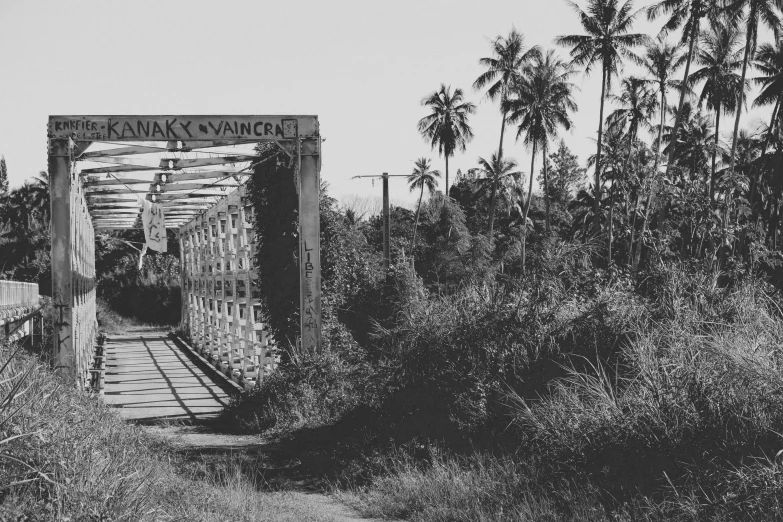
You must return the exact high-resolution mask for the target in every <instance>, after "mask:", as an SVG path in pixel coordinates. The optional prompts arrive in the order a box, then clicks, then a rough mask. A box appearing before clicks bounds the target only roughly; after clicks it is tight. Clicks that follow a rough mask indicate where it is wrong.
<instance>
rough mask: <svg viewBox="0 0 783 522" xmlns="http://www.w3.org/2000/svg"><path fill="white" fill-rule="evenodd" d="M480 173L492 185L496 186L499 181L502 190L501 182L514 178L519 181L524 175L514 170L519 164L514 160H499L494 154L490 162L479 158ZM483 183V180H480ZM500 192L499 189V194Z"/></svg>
mask: <svg viewBox="0 0 783 522" xmlns="http://www.w3.org/2000/svg"><path fill="white" fill-rule="evenodd" d="M478 165H479V166H478V169H477V170H478V171H479V172H480V173H481V174H483V175H484V179H485V180H488V181H490V182H491V183H492V186H493V187H494V186H495V183H496V180H497V183H498V184H497V186H498V187H499V188H500V185H501V183H502V182H501V180H504V179H505V178H508V177H513V178H514V179H515V180H517V179H519V178H520V177H521V176H522V175H523V173H522V171H520V170H514V169H516V168H517V166H518V164H517V161H516V160H515V159H514V158H508V159H499V158H498V155H497V154H495V153H493V154H492V156H491V157H490V159H489V161H487V160H486V159H484V158H482V157H479V159H478ZM478 181H482V180H478ZM499 192H500V190H499V189H498V193H499Z"/></svg>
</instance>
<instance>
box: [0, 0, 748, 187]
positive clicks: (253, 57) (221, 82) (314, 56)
mask: <svg viewBox="0 0 783 522" xmlns="http://www.w3.org/2000/svg"><path fill="white" fill-rule="evenodd" d="M578 3H579V4H580V5H584V4H585V0H579V2H578ZM649 3H650V2H637V7H642V6H644V5H647V4H649ZM639 20H640V23H639V25H638V28H639V31H641V32H647V33H649V34H655V33H656V32H657V29H658V27H659V26H660V23H658V22H656V23H655V24H650V23H648V22H646V19H645V18H644V16H640V17H639ZM512 25H514V26H516V27H517V29H518V30H520V31H521V32H522V33H523V34H524V35H525V37H526V39H527V43H528V44H530V45H534V44H537V45H540V46H542V47H544V48H550V47H554V44H553V39H554V37H555V36H558V35H561V34H572V33H579V32H581V28H580V26H579V24H578V20H577V18H576V16H575V15H574V13H573V12H572V11H571V10H570V8H569V7H568V6H567V4H566V3H565V2H564V1H562V0H484V1H482V2H467V1H455V0H448V1H447V0H415V1H412V0H395V1H389V2H385V1H384V2H380V1H367V0H331V1H328V2H325V1H323V0H321V1H311V0H299V1H297V2H290V1H277V2H270V1H259V0H252V1H251V0H248V1H242V0H221V1H219V2H216V1H215V0H209V1H207V0H187V1H182V0H133V1H129V0H125V1H113V0H83V1H82V0H69V1H67V2H63V1H62V0H58V1H54V0H41V1H36V0H0V78H1V79H0V154H3V155H5V158H6V162H7V165H8V169H9V173H10V178H11V185H12V186H17V185H20V184H21V183H22V182H23V181H24V179H26V178H28V177H30V176H33V175H35V174H36V173H37V172H38V171H40V170H45V169H46V121H47V117H48V115H50V114H69V115H71V114H74V115H78V114H85V115H86V114H118V115H119V114H231V115H233V114H315V115H318V116H319V118H320V121H321V132H322V135H323V136H324V137H325V138H326V142H325V143H324V147H323V170H322V176H323V178H324V180H326V181H327V182H328V183H329V185H330V187H331V188H330V192H331V194H332V195H334V196H336V197H338V198H340V197H342V196H346V195H349V194H367V195H373V196H374V195H379V194H380V184H378V183H376V184H375V186H374V187H373V186H372V185H371V183H370V181H369V180H351V179H350V178H351V176H355V175H367V174H380V173H381V172H384V171H385V172H389V173H391V174H409V173H410V171H411V170H412V168H413V162H414V160H415V159H416V158H418V157H421V156H425V157H429V158H431V159H432V160H433V162H434V164H435V165H436V167H437V168H439V169H441V170H443V160H442V158H439V157H438V156H437V152H436V151H432V150H430V148H429V146H428V145H427V144H426V143H425V142H424V141H423V139H422V138H421V136H420V135H419V134H418V132H417V129H416V122H417V121H418V120H419V119H420V118H421V117H423V116H424V115H426V113H427V111H426V109H425V108H424V107H422V106H421V105H420V101H421V99H422V98H423V97H424V96H425V95H427V94H429V93H430V92H432V91H434V90H435V89H437V88H438V87H439V85H440V84H441V83H445V84H447V85H451V86H453V87H461V88H462V89H463V90H464V91H465V92H466V94H467V98H468V99H469V100H471V101H473V102H475V103H477V104H478V111H477V113H476V115H475V116H473V118H472V119H471V124H472V126H473V130H474V133H475V135H476V137H475V139H474V140H473V141H472V142H471V143H470V144H469V145H468V149H467V152H465V153H464V154H458V155H457V156H456V157H455V158H454V159H453V160H452V161H451V162H450V175H451V176H453V175H454V174H455V173H456V171H457V169H458V168H461V169H463V170H465V169H467V168H470V167H473V166H475V164H476V159H477V158H478V157H479V156H484V157H487V158H489V156H490V155H491V154H492V152H493V150H496V148H497V141H498V139H499V134H500V114H499V110H498V107H497V105H496V104H492V103H490V102H488V101H482V99H481V98H482V93H476V92H474V91H473V90H472V89H471V85H472V83H473V81H474V80H475V78H476V77H477V76H478V75H479V74H480V73H481V72H482V68H481V67H480V66H479V65H478V59H479V58H481V57H482V56H487V55H488V54H489V40H490V39H492V38H494V37H495V36H497V35H499V34H506V33H507V32H508V31H509V29H510V28H511V27H512ZM559 52H560V53H561V54H562V55H563V56H564V57H565V56H566V51H565V50H564V49H560V50H559ZM599 83H600V77H599V76H598V75H597V74H594V75H592V76H590V77H584V76H581V75H580V76H578V77H577V78H576V84H577V85H578V86H579V87H580V89H581V90H580V92H579V93H578V95H577V100H578V103H579V106H580V110H579V112H578V113H576V114H575V115H574V117H573V119H574V123H575V125H574V128H573V129H572V131H571V132H569V133H565V134H564V135H563V138H564V139H565V141H566V142H567V144H568V145H569V146H570V147H571V149H572V150H573V151H574V152H575V153H577V154H578V155H579V157H580V161H582V162H584V161H585V159H586V158H587V156H588V155H589V154H591V153H592V152H593V151H594V148H595V145H594V140H593V138H594V137H595V133H596V128H597V118H598V101H599V100H598V97H599ZM756 120H757V116H754V115H751V117H750V118H748V121H749V122H752V123H755V121H756ZM506 135H507V137H508V140H507V142H506V145H505V147H506V148H505V151H506V152H505V154H506V155H510V156H512V157H514V158H516V159H517V160H518V161H519V162H520V163H521V166H522V170H523V171H524V172H528V171H529V169H530V155H529V151H527V150H525V148H524V147H523V146H522V145H521V144H516V143H515V142H514V137H515V129H511V131H510V132H507V133H506ZM538 162H539V163H538V164H539V165H540V159H539V160H538ZM452 179H453V177H452ZM391 185H392V189H391V190H392V199H393V200H397V201H401V200H406V199H409V198H410V196H409V195H408V190H407V187H406V186H405V182H404V180H403V179H401V178H399V179H397V180H393V181H392V182H391Z"/></svg>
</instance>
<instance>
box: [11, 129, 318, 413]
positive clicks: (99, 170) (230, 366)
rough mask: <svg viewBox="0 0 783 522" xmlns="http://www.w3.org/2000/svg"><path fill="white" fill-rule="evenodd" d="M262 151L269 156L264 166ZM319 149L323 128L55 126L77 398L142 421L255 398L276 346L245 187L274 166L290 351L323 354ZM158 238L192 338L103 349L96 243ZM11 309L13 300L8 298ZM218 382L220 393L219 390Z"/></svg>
mask: <svg viewBox="0 0 783 522" xmlns="http://www.w3.org/2000/svg"><path fill="white" fill-rule="evenodd" d="M260 144H268V145H269V146H272V148H273V150H274V151H275V152H274V154H271V155H270V154H267V156H263V155H262V154H261V150H262V148H261V147H259V145H260ZM267 150H268V149H267ZM320 150H321V138H320V134H319V124H318V118H317V117H316V116H187V115H185V116H183V115H175V116H51V117H50V119H49V125H48V167H49V175H50V179H51V181H50V195H51V210H52V218H51V219H52V251H51V254H52V306H53V309H54V313H53V327H54V335H53V341H52V353H51V355H52V360H53V361H54V365H55V367H56V369H57V371H58V372H59V373H61V374H62V375H63V376H64V377H65V378H66V379H67V380H68V381H69V382H71V383H72V384H73V386H76V387H79V388H84V389H90V388H91V389H95V390H102V391H103V393H104V397H105V400H106V402H108V403H110V404H113V405H116V406H118V407H120V408H121V409H122V412H123V416H126V417H127V418H133V419H137V420H138V419H152V418H167V417H171V418H181V417H193V416H205V415H207V416H208V415H213V414H214V413H215V412H217V411H219V409H220V408H222V406H223V405H224V404H225V402H226V397H227V393H228V392H229V391H230V390H231V389H232V388H231V387H232V386H233V387H234V388H236V389H248V388H252V387H254V386H257V385H258V383H259V382H261V381H262V380H263V379H264V378H265V377H266V376H267V375H269V373H270V372H272V371H274V369H275V366H276V364H277V362H278V360H277V356H276V353H277V350H276V348H277V346H276V342H275V339H274V338H273V337H272V336H271V335H270V332H269V328H268V325H266V324H265V322H264V318H263V315H262V309H261V302H260V298H261V293H260V288H259V283H258V275H257V273H256V270H255V268H254V267H253V262H254V261H253V259H254V255H253V254H254V250H255V237H254V235H253V230H252V222H253V219H254V215H255V212H254V208H253V205H252V202H251V201H250V199H249V197H248V194H247V191H246V189H245V186H244V183H245V181H247V179H248V178H249V177H251V176H252V175H253V173H254V172H255V171H256V169H257V167H258V166H259V165H260V164H261V163H264V162H265V161H270V159H272V160H274V161H276V162H281V163H285V164H286V165H287V166H288V167H289V170H290V172H291V173H292V177H293V179H292V182H293V183H294V186H295V187H296V190H297V193H298V195H299V205H298V211H299V242H300V249H299V267H300V289H299V290H300V313H299V321H300V336H299V338H298V339H296V341H295V342H296V343H297V344H298V346H299V348H300V349H301V350H304V351H307V352H310V353H314V352H317V351H319V350H320V349H321V328H320V327H321V295H320V293H321V281H320V244H319V235H320V233H319V213H318V200H319V190H320ZM150 216H152V217H150ZM156 220H158V221H156ZM162 227H165V228H166V229H173V230H175V231H176V233H177V237H178V240H179V246H180V266H181V288H182V309H181V323H180V327H181V328H180V331H182V332H184V335H183V337H184V338H183V339H180V338H173V337H169V336H168V335H164V334H163V333H162V332H157V333H155V332H150V331H143V332H139V333H138V335H135V334H133V335H129V336H124V337H117V338H108V339H104V338H103V337H102V336H101V335H100V334H99V332H98V328H97V321H96V305H95V298H96V288H95V285H96V282H95V236H96V234H99V233H103V232H105V231H111V230H127V229H144V230H145V235H146V236H147V238H148V239H147V243H148V244H151V245H152V244H154V242H155V241H158V242H159V243H162V244H164V245H165V241H166V234H165V231H164V232H162V231H161V228H162ZM150 238H151V239H150ZM163 248H165V246H164V247H163ZM30 291H32V290H30ZM35 293H36V294H37V290H35ZM36 297H37V296H36ZM6 301H7V302H9V303H10V302H11V301H13V299H10V298H9V299H4V298H3V297H0V303H5V302H6ZM9 306H10V304H9ZM16 320H20V318H17V319H16ZM0 324H2V323H0ZM213 370H214V371H217V372H220V373H222V374H224V375H225V377H226V380H225V382H223V381H220V380H218V381H217V382H222V384H219V385H216V384H214V382H213V380H212V379H210V377H209V375H210V372H212V371H213ZM229 381H230V382H231V383H230V384H229ZM227 390H228V391H227Z"/></svg>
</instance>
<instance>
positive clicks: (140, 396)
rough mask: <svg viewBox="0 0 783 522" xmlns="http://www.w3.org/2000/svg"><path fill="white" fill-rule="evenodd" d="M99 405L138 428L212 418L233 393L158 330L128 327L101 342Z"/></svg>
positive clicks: (204, 421)
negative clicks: (115, 411)
mask: <svg viewBox="0 0 783 522" xmlns="http://www.w3.org/2000/svg"><path fill="white" fill-rule="evenodd" d="M105 354H106V386H105V389H104V401H105V402H106V404H108V405H110V406H112V407H115V408H118V409H120V416H121V417H122V418H124V419H126V420H128V421H132V422H135V423H140V424H161V423H170V422H172V421H176V422H178V423H188V424H199V423H209V422H210V421H212V420H214V419H215V418H216V417H217V416H218V415H219V414H220V412H221V411H223V408H224V407H225V406H226V405H227V404H228V401H229V397H230V395H231V393H233V389H232V388H231V387H230V386H229V385H228V384H227V383H226V382H225V381H224V380H222V379H220V378H214V379H213V378H212V376H213V375H214V373H213V372H214V370H213V369H210V368H209V367H207V365H205V364H204V363H203V362H202V361H200V360H198V359H196V358H195V357H192V355H191V354H190V353H189V352H187V351H186V350H183V349H181V348H180V347H179V346H178V345H177V344H176V343H174V341H173V340H172V339H170V338H169V336H168V331H167V330H164V329H159V328H134V329H133V330H132V331H129V332H128V333H127V334H125V335H114V336H111V337H109V338H108V339H107V340H106V344H105Z"/></svg>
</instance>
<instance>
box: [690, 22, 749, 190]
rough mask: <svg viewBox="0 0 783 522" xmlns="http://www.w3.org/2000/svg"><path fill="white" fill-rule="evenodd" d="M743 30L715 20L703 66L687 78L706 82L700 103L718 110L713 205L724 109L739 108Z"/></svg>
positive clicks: (706, 36) (704, 45) (704, 41)
mask: <svg viewBox="0 0 783 522" xmlns="http://www.w3.org/2000/svg"><path fill="white" fill-rule="evenodd" d="M741 44H742V41H741V35H740V33H739V32H738V31H737V30H735V29H733V28H732V27H731V26H730V25H728V24H726V23H725V22H717V21H716V22H715V23H713V24H712V27H711V28H710V30H709V31H707V32H705V33H703V34H702V37H701V45H700V49H699V52H698V53H697V55H696V63H697V64H699V65H702V66H703V67H702V68H701V69H699V70H698V71H696V72H694V73H693V74H692V75H691V76H690V77H689V78H688V84H690V85H694V84H696V83H698V82H701V81H704V85H703V87H702V90H701V95H700V98H699V99H700V102H706V105H707V108H708V109H709V110H712V111H714V112H715V144H714V146H713V151H712V170H711V172H710V179H709V187H710V189H709V194H710V204H711V205H713V204H714V198H715V183H716V172H717V158H718V150H719V148H720V117H721V114H723V113H724V112H726V113H731V112H734V111H735V110H737V101H738V97H737V95H736V93H737V91H738V90H744V87H743V89H740V85H742V78H741V77H740V75H739V74H737V73H736V71H737V69H739V68H740V67H741V66H742V48H741V47H740V45H741Z"/></svg>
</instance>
